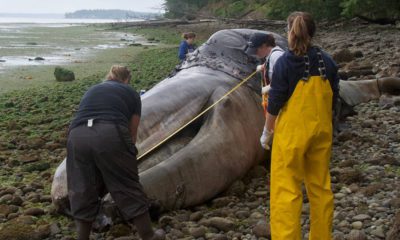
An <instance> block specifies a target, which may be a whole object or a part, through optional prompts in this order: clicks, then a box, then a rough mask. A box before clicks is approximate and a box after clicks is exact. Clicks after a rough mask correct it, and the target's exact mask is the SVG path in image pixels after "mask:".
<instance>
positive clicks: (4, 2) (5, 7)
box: [0, 0, 164, 13]
mask: <svg viewBox="0 0 400 240" xmlns="http://www.w3.org/2000/svg"><path fill="white" fill-rule="evenodd" d="M163 3H164V0H0V13H66V12H73V11H76V10H81V9H123V10H133V11H139V12H158V11H159V10H157V9H159V8H161V6H162V4H163Z"/></svg>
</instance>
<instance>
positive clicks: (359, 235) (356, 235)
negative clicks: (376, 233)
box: [346, 230, 367, 240]
mask: <svg viewBox="0 0 400 240" xmlns="http://www.w3.org/2000/svg"><path fill="white" fill-rule="evenodd" d="M346 239H347V240H367V236H366V235H365V233H364V232H363V231H360V230H351V232H350V233H349V234H348V235H347V238H346Z"/></svg>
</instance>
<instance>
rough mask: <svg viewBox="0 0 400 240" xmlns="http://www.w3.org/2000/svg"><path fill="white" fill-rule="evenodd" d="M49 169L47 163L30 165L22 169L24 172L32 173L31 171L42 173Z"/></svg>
mask: <svg viewBox="0 0 400 240" xmlns="http://www.w3.org/2000/svg"><path fill="white" fill-rule="evenodd" d="M49 168H50V163H47V162H41V163H35V164H30V165H28V166H26V167H25V168H24V170H25V171H26V172H33V171H39V172H41V171H44V170H47V169H49Z"/></svg>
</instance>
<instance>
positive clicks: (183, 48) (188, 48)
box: [178, 40, 196, 61]
mask: <svg viewBox="0 0 400 240" xmlns="http://www.w3.org/2000/svg"><path fill="white" fill-rule="evenodd" d="M195 49H196V47H195V46H194V45H189V44H188V43H187V42H186V41H185V40H183V41H182V42H181V45H180V46H179V53H178V57H179V59H180V60H181V61H183V60H185V58H186V54H188V53H191V52H193V51H194V50H195Z"/></svg>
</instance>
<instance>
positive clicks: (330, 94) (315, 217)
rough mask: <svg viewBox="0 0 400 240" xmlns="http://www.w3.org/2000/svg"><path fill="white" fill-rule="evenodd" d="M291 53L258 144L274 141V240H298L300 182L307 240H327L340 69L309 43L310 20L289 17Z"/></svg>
mask: <svg viewBox="0 0 400 240" xmlns="http://www.w3.org/2000/svg"><path fill="white" fill-rule="evenodd" d="M288 31H289V32H288V40H289V51H288V52H286V53H285V54H284V55H283V56H282V57H281V58H279V59H278V61H277V63H276V65H275V67H274V72H273V76H272V79H273V81H272V84H271V90H270V92H269V97H268V113H267V122H266V131H264V133H263V137H264V139H266V140H265V141H264V142H262V144H268V145H270V144H271V142H272V138H274V143H273V148H272V165H271V191H270V207H271V234H272V239H273V240H281V239H282V240H300V239H302V234H301V224H300V220H301V209H302V203H303V196H302V184H303V182H304V184H305V187H306V190H307V195H308V199H309V202H310V215H311V216H310V235H309V239H311V240H315V239H319V240H329V239H331V232H332V218H333V194H332V191H331V181H330V173H329V163H330V158H331V146H332V135H333V133H332V115H333V113H332V109H333V107H334V104H335V102H336V99H337V96H338V92H339V86H338V85H339V77H338V73H337V71H338V68H337V65H336V63H335V62H334V61H333V60H332V58H331V57H330V56H329V55H328V54H327V53H325V52H323V51H322V50H320V49H319V48H318V47H314V46H312V43H311V40H312V37H313V36H314V34H315V31H316V27H315V22H314V21H313V19H312V16H311V15H310V14H308V13H305V12H295V13H292V14H291V15H290V16H289V17H288Z"/></svg>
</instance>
